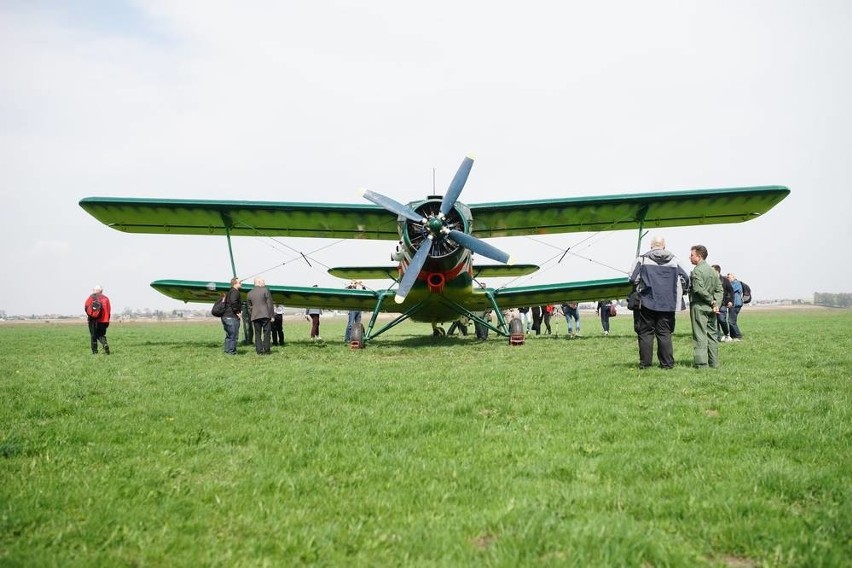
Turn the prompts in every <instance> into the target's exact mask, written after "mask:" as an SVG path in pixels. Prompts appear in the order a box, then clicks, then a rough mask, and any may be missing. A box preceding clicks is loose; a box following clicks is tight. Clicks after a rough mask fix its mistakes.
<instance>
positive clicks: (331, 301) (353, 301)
mask: <svg viewBox="0 0 852 568" xmlns="http://www.w3.org/2000/svg"><path fill="white" fill-rule="evenodd" d="M151 287H152V288H154V289H155V290H157V291H158V292H160V293H161V294H165V295H166V296H169V297H170V298H174V299H176V300H181V301H183V302H201V303H213V302H215V301H216V300H218V299H219V298H220V297H221V296H222V294H224V293H225V292H227V291H228V290H229V289H230V287H231V285H230V283H228V282H201V281H197V280H157V281H155V282H152V283H151ZM253 287H254V286H252V285H250V284H244V285H243V287H242V290H241V292H242V295H243V297H245V294H246V293H247V292H248V291H249V290H251V289H252V288H253ZM266 287H267V288H268V289H269V291H270V293H271V294H272V301H273V302H274V303H276V304H283V305H285V306H289V307H294V308H323V309H329V310H359V311H372V310H373V309H374V308H375V307H376V301H377V300H378V298H379V295H380V292H375V291H372V290H350V289H346V288H314V287H303V286H273V285H267V286H266ZM398 309H399V306H397V304H396V303H395V302H394V301H393V294H387V295H386V296H385V298H384V299H383V301H382V310H383V311H395V310H398Z"/></svg>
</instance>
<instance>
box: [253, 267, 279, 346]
mask: <svg viewBox="0 0 852 568" xmlns="http://www.w3.org/2000/svg"><path fill="white" fill-rule="evenodd" d="M247 298H248V305H249V308H250V309H251V323H252V325H253V326H254V349H255V351H257V354H258V355H269V353H270V350H269V340H270V336H271V335H272V324H271V322H272V317H273V316H274V315H275V310H274V307H273V305H272V294H271V293H270V292H269V288H267V287H266V281H265V280H264V279H263V278H255V279H254V288H252V289H251V290H250V291H249V293H248V296H247ZM261 334H262V335H263V338H261Z"/></svg>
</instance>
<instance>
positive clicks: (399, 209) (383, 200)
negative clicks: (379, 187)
mask: <svg viewBox="0 0 852 568" xmlns="http://www.w3.org/2000/svg"><path fill="white" fill-rule="evenodd" d="M360 193H361V196H362V197H363V198H365V199H367V200H368V201H372V202H373V203H375V204H376V205H379V206H381V207H384V208H385V209H387V210H388V211H390V212H391V213H396V214H397V215H402V216H403V217H405V218H406V219H409V220H411V221H414V222H416V223H425V222H426V219H425V218H424V217H423V215H418V214H417V212H416V211H415V210H414V209H412V208H411V207H409V206H408V205H403V204H402V203H400V202H399V201H396V200H394V199H391V198H390V197H387V196H386V195H382V194H381V193H376V192H375V191H370V190H369V189H362V190H360Z"/></svg>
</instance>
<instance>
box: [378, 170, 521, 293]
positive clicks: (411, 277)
mask: <svg viewBox="0 0 852 568" xmlns="http://www.w3.org/2000/svg"><path fill="white" fill-rule="evenodd" d="M472 167H473V158H472V157H470V156H466V157H465V159H464V160H463V161H462V163H461V165H460V166H459V169H458V171H457V172H456V175H455V176H454V177H453V181H451V182H450V186H449V187H448V188H447V193H446V194H445V195H444V197H443V199H442V200H441V207H440V209H439V210H438V212H437V214H435V213H429V216H428V218H427V217H424V216H423V215H421V214H419V213H418V212H417V211H415V210H414V209H412V208H411V207H409V206H408V205H404V204H402V203H400V202H399V201H396V200H394V199H391V198H390V197H387V196H385V195H382V194H380V193H376V192H375V191H370V190H368V189H362V190H361V195H362V196H363V197H364V198H365V199H367V200H369V201H372V202H373V203H375V204H376V205H379V206H380V207H383V208H384V209H386V210H388V211H390V212H391V213H395V214H396V215H398V216H400V217H404V218H406V219H408V220H410V221H413V222H415V223H419V224H420V225H421V227H420V228H419V229H418V230H421V229H422V231H423V233H425V238H424V239H423V241H422V242H421V243H420V246H419V247H418V249H417V252H416V253H415V254H414V257H413V258H412V259H411V263H410V264H409V265H408V267H407V268H406V269H405V274H404V275H403V277H402V280H401V281H400V283H399V288H398V290H397V292H396V297H395V298H394V300H395V301H396V303H397V304H401V303H402V302H404V301H405V297H406V296H408V293H409V292H410V291H411V288H412V287H413V286H414V282H416V281H417V275H418V274H420V271H421V270H423V266H424V265H425V264H426V260H427V259H428V258H429V252H430V251H431V250H432V244H433V242H436V241H437V242H441V241H443V240H444V239H449V240H451V241H454V242H455V243H457V244H458V245H460V246H462V247H464V248H466V249H468V250H469V251H471V252H474V253H476V254H479V255H482V256H484V257H486V258H490V259H492V260H496V261H497V262H503V263H505V264H513V262H514V260H513V259H512V257H511V256H510V255H509V254H508V253H505V252H503V251H501V250H500V249H498V248H497V247H494V246H491V245H489V244H488V243H486V242H485V241H483V240H481V239H478V238H476V237H474V236H473V235H469V234H467V233H465V232H463V231H459V230H457V229H451V228H450V227H448V226H447V224H448V219H447V215H448V214H449V213H450V212H451V211H452V210H453V208H454V207H455V205H456V201H458V199H459V197H460V196H461V192H462V190H463V189H464V186H465V183H467V178H468V175H470V170H471V168H472Z"/></svg>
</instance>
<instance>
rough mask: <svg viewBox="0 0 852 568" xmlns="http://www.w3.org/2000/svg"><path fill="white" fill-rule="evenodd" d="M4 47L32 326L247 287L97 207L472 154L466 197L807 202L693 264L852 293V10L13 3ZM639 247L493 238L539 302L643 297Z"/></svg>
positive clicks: (281, 195) (315, 191)
mask: <svg viewBox="0 0 852 568" xmlns="http://www.w3.org/2000/svg"><path fill="white" fill-rule="evenodd" d="M0 49H2V63H0V65H2V69H0V125H2V127H0V140H2V142H0V144H2V147H0V192H2V202H0V222H2V224H0V227H2V231H3V236H4V239H3V241H4V245H5V253H4V257H5V262H4V267H5V268H4V270H3V278H2V279H0V310H5V311H6V312H7V313H8V314H31V313H61V314H76V313H82V305H83V301H84V299H85V297H86V295H87V294H88V293H89V292H90V290H91V288H92V286H93V285H95V284H100V285H102V286H103V288H104V290H105V293H106V294H107V295H108V296H110V298H111V299H112V302H113V309H114V310H118V311H121V310H123V309H125V308H127V307H132V308H146V307H148V308H151V309H166V310H171V309H175V308H181V307H182V306H183V304H181V303H179V302H177V301H174V300H170V299H168V298H166V297H164V296H161V295H160V294H158V293H157V292H155V291H154V290H153V289H152V288H150V286H149V284H150V282H151V281H153V280H157V279H161V278H181V279H197V280H226V279H227V278H228V277H229V276H230V262H229V260H228V252H227V244H226V241H225V239H224V238H222V237H188V236H161V235H156V236H148V235H130V234H123V233H120V232H117V231H114V230H112V229H109V228H107V227H106V226H104V225H102V224H100V223H99V222H98V221H96V220H95V219H94V218H93V217H90V216H89V215H88V214H87V213H85V212H84V211H83V210H82V209H81V208H80V207H79V205H78V201H79V200H80V199H81V198H83V197H87V196H134V197H169V198H189V199H246V200H282V201H316V202H323V201H329V202H337V203H347V202H351V203H359V202H361V201H360V199H359V197H358V195H357V189H358V188H360V187H366V188H369V189H372V190H374V191H379V192H382V193H386V194H388V195H391V196H393V197H394V198H395V199H397V200H399V201H403V202H407V201H410V200H414V199H419V198H422V197H425V196H426V195H427V194H429V193H431V191H432V179H433V168H434V171H435V180H436V185H437V189H438V192H439V193H442V192H443V191H444V189H445V188H446V186H447V184H448V183H449V181H450V179H451V178H452V176H453V174H454V173H455V170H456V169H457V167H458V165H459V164H460V162H461V160H462V159H463V157H464V156H465V155H466V154H473V155H474V156H475V157H476V164H475V165H474V167H473V171H472V173H471V175H470V178H469V181H468V184H467V187H466V188H465V191H464V193H463V194H462V201H465V202H468V203H482V202H491V201H500V200H518V199H526V198H548V197H569V196H585V195H604V194H620V193H642V192H652V191H665V190H681V189H698V188H713V187H739V186H750V185H772V184H779V185H786V186H788V187H790V188H791V190H792V193H791V195H790V196H789V197H788V198H787V199H786V200H785V201H783V202H782V203H781V204H780V205H779V206H777V207H776V208H775V209H773V210H772V211H770V212H769V213H768V214H767V215H766V216H765V217H763V218H760V219H757V220H755V221H751V222H748V223H744V224H736V225H716V226H713V227H707V228H695V227H686V228H677V229H669V230H667V231H666V232H665V236H666V237H667V239H668V243H669V248H670V249H671V250H672V251H673V252H674V253H675V254H677V255H678V256H679V257H680V259H681V261H682V263H683V264H684V265H685V266H686V267H687V268H690V266H689V261H688V253H689V247H690V245H693V244H697V243H702V244H704V245H706V246H707V248H708V249H709V251H710V258H709V260H710V261H711V262H712V263H719V264H721V265H722V268H723V270H724V271H725V272H728V271H732V272H734V273H736V274H737V275H738V276H739V277H740V278H741V279H742V280H744V281H746V282H748V283H749V284H750V285H751V287H752V289H753V291H754V293H755V296H756V297H757V298H758V299H761V298H805V299H812V297H813V293H814V292H852V268H850V261H849V259H847V258H846V256H845V251H846V247H847V246H848V245H849V243H850V240H852V239H850V238H851V237H852V229H850V222H849V213H850V206H852V187H851V185H852V184H850V182H852V176H850V171H852V169H850V161H852V111H850V104H852V103H850V101H852V61H851V60H852V3H850V2H848V0H836V1H832V0H820V1H818V2H814V1H811V0H800V1H779V0H771V1H769V0H767V1H761V0H757V1H751V2H741V1H721V2H706V1H695V2H692V1H672V2H653V1H652V2H635V1H624V2H575V1H559V2H556V1H554V2H537V1H530V2H524V3H508V2H506V3H502V2H486V1H473V2H463V1H452V2H449V1H444V0H433V1H430V2H418V3H413V2H399V1H389V0H388V1H384V0H382V1H369V2H354V1H352V2H339V1H336V2H328V1H316V2H271V1H270V2H227V3H226V2H210V1H196V2H180V1H172V0H163V1H151V2H147V1H146V2H130V1H120V0H114V1H106V0H104V1H93V0H89V1H76V2H64V1H56V2H49V1H37V0H35V1H32V0H27V1H23V0H21V1H16V0H6V1H5V2H2V3H0ZM636 237H637V235H636V233H635V232H632V231H627V232H619V233H603V234H597V235H588V234H566V235H555V236H552V237H548V238H546V239H540V238H537V239H530V238H526V237H516V238H512V239H495V240H494V241H491V242H493V243H494V244H496V245H498V246H500V247H501V248H504V249H506V250H508V251H509V252H511V253H513V254H514V255H515V256H516V258H517V260H518V261H519V262H523V263H537V264H540V265H541V266H542V267H543V269H542V271H541V273H540V274H538V275H536V276H534V277H525V278H523V279H520V280H518V281H515V282H513V283H512V284H513V285H520V284H523V285H528V284H536V283H545V282H552V281H565V280H587V279H592V278H614V277H618V276H622V275H623V274H624V271H626V270H627V268H628V266H629V265H630V262H631V260H632V258H633V256H634V253H635V246H636ZM645 244H647V241H646V243H645ZM392 246H393V243H391V242H379V243H369V244H366V245H365V243H363V242H360V241H330V240H305V239H277V241H272V240H269V239H263V238H261V239H247V238H241V239H235V243H234V249H235V253H236V263H237V269H238V272H239V275H240V276H243V277H245V276H251V275H254V274H257V273H263V274H264V276H265V277H266V278H267V281H268V282H270V283H280V284H296V285H310V284H314V283H318V284H320V285H327V286H342V285H343V284H344V282H342V281H340V280H337V279H335V278H332V277H331V276H329V275H328V274H326V273H325V268H327V267H330V266H340V265H352V264H355V263H366V264H383V263H386V262H389V253H390V249H391V248H392ZM567 247H572V250H573V251H576V252H578V254H579V256H575V255H568V256H566V258H565V259H563V260H562V262H561V263H557V262H556V261H557V260H559V257H560V255H561V253H560V249H565V248H567ZM643 248H644V247H643ZM299 252H303V253H305V254H306V255H308V257H309V258H310V259H311V260H312V263H311V264H312V266H310V267H309V266H308V265H307V264H306V263H305V262H304V261H299V260H297V258H296V257H297V256H298V253H299ZM504 283H505V282H504ZM375 284H378V283H375ZM489 284H494V285H497V284H500V282H497V281H495V282H493V283H491V282H489Z"/></svg>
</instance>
